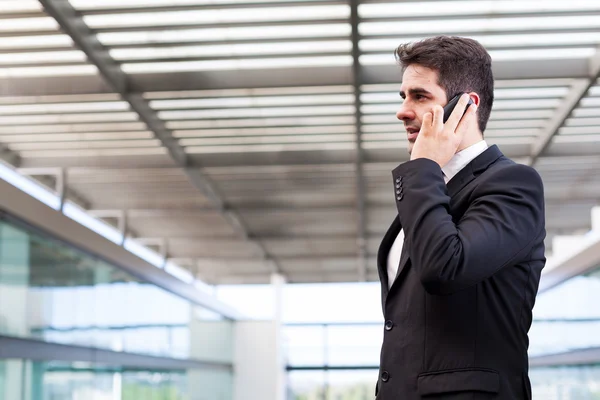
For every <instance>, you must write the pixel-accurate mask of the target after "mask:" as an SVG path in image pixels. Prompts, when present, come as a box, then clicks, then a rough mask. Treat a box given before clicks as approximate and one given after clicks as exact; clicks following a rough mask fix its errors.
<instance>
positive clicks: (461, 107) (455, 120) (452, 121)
mask: <svg viewBox="0 0 600 400" xmlns="http://www.w3.org/2000/svg"><path fill="white" fill-rule="evenodd" d="M468 103H469V95H468V94H466V93H464V94H463V95H462V96H460V100H458V103H456V107H454V110H453V111H452V114H450V117H449V118H448V120H447V121H446V126H447V127H448V128H450V129H451V130H452V131H453V132H454V131H456V127H457V126H458V124H459V122H460V120H461V118H462V116H463V113H464V112H465V108H466V107H467V104H468ZM469 108H471V107H469Z"/></svg>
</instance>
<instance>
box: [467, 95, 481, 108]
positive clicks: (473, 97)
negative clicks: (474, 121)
mask: <svg viewBox="0 0 600 400" xmlns="http://www.w3.org/2000/svg"><path fill="white" fill-rule="evenodd" d="M468 94H469V97H471V100H473V103H475V105H476V106H477V107H479V103H480V102H481V98H479V95H478V94H477V93H475V92H469V93H468Z"/></svg>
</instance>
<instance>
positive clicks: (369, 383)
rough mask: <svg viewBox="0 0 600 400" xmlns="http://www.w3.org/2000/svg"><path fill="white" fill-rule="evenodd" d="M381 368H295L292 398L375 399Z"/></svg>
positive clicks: (290, 377) (290, 379)
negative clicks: (378, 374)
mask: <svg viewBox="0 0 600 400" xmlns="http://www.w3.org/2000/svg"><path fill="white" fill-rule="evenodd" d="M376 382H377V370H352V371H292V372H290V373H289V375H288V398H289V399H292V400H373V398H374V397H375V383H376Z"/></svg>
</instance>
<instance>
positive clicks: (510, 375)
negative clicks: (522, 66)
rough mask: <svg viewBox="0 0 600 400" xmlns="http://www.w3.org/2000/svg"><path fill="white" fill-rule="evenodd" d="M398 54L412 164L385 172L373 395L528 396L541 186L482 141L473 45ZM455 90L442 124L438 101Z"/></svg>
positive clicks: (422, 47)
mask: <svg viewBox="0 0 600 400" xmlns="http://www.w3.org/2000/svg"><path fill="white" fill-rule="evenodd" d="M396 57H397V59H398V60H399V62H400V64H401V66H402V67H403V69H404V74H403V79H402V86H401V90H400V95H401V96H402V98H404V102H403V104H402V106H401V107H400V110H399V111H398V113H397V118H398V119H399V120H401V121H402V122H403V123H404V126H405V127H406V132H407V134H408V142H409V145H408V148H409V153H410V161H408V162H406V163H404V164H402V165H400V166H399V167H397V168H396V169H394V170H393V172H392V176H393V195H394V200H395V202H396V208H397V210H398V216H397V217H396V219H395V220H394V222H393V223H392V225H391V227H390V229H389V230H388V232H387V234H386V235H385V237H384V238H383V240H382V243H381V246H380V249H379V254H378V260H377V262H378V269H379V275H380V278H381V285H382V303H383V314H384V317H385V320H386V321H385V328H384V339H383V346H382V349H381V364H380V371H379V379H378V382H377V389H376V396H377V399H378V400H416V399H431V400H440V399H444V400H467V399H468V400H479V399H481V400H484V399H485V400H487V399H502V400H520V399H531V386H530V383H529V378H528V357H527V349H528V345H529V341H528V337H527V332H528V330H529V327H530V325H531V319H532V308H533V305H534V300H535V296H536V293H537V289H538V283H539V279H540V274H541V271H542V268H543V266H544V264H545V257H544V237H545V227H544V224H545V221H544V200H543V187H542V181H541V179H540V177H539V175H538V174H537V173H536V172H535V170H534V169H532V168H530V167H528V166H524V165H518V164H515V163H514V162H513V161H511V160H509V159H508V158H506V157H505V156H504V155H503V154H502V153H501V152H500V150H499V149H498V148H497V147H496V146H491V147H488V145H487V144H486V142H485V141H484V140H483V132H484V131H485V127H486V124H487V121H488V118H489V115H490V111H491V109H492V103H493V85H494V82H493V77H492V71H491V58H490V56H489V54H488V53H487V52H486V50H485V49H484V48H483V47H482V46H481V45H480V44H479V43H477V42H476V41H474V40H470V39H465V38H457V37H435V38H430V39H426V40H423V41H421V42H417V43H414V44H407V45H402V46H400V47H399V48H398V49H397V50H396ZM463 92H464V93H466V94H463V96H462V97H461V98H460V101H459V102H458V104H457V105H456V107H455V109H454V112H453V113H452V114H451V116H450V117H449V119H448V121H447V122H446V123H445V124H444V123H443V122H442V121H443V109H442V106H443V105H445V104H446V103H447V102H448V100H450V99H451V98H452V97H454V96H455V95H456V94H460V93H463ZM469 98H470V99H471V100H472V101H473V103H474V104H473V105H471V106H469V107H468V108H467V111H466V113H465V107H466V106H467V102H468V100H469ZM463 113H464V115H463Z"/></svg>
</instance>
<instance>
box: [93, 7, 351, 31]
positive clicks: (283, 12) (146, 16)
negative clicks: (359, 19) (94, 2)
mask: <svg viewBox="0 0 600 400" xmlns="http://www.w3.org/2000/svg"><path fill="white" fill-rule="evenodd" d="M349 16H350V7H348V6H346V5H326V6H307V7H277V8H262V7H261V8H245V9H218V10H188V11H171V12H160V13H158V12H157V13H135V14H129V13H125V14H105V15H87V16H84V21H85V22H86V24H87V25H88V26H89V27H90V28H92V29H101V28H119V27H134V26H170V25H180V26H181V25H202V24H214V23H217V22H218V23H222V24H231V23H236V22H238V23H239V22H277V21H303V20H326V19H333V18H348V17H349Z"/></svg>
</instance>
